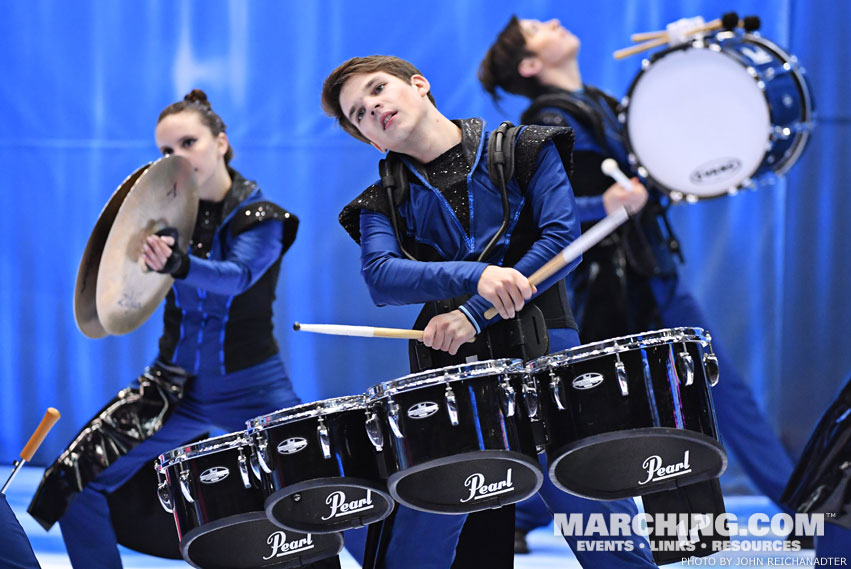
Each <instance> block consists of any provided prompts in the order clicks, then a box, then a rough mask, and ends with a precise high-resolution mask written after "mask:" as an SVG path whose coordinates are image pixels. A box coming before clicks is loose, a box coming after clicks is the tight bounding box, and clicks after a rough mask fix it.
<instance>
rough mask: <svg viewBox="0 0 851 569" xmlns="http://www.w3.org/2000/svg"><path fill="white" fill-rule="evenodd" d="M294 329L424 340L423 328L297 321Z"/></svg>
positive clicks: (342, 334)
mask: <svg viewBox="0 0 851 569" xmlns="http://www.w3.org/2000/svg"><path fill="white" fill-rule="evenodd" d="M293 330H296V331H298V330H304V331H305V332H315V333H317V334H333V335H335V336H361V337H364V338H402V339H404V340H422V339H423V331H422V330H405V329H403V328H379V327H375V326H346V325H343V324H300V323H298V322H295V323H294V324H293Z"/></svg>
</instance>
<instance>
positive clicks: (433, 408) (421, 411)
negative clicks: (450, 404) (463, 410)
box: [408, 401, 440, 419]
mask: <svg viewBox="0 0 851 569" xmlns="http://www.w3.org/2000/svg"><path fill="white" fill-rule="evenodd" d="M438 409H440V407H438V405H437V403H434V402H432V401H420V402H419V403H417V404H416V405H411V406H410V407H408V417H410V418H411V419H425V418H426V417H431V416H432V415H434V414H435V413H437V410H438Z"/></svg>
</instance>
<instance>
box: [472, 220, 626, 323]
mask: <svg viewBox="0 0 851 569" xmlns="http://www.w3.org/2000/svg"><path fill="white" fill-rule="evenodd" d="M628 218H629V212H628V211H627V210H626V208H625V207H622V208H619V209H618V210H616V211H614V212H612V213H610V214H609V215H607V216H606V217H604V218H603V219H601V220H600V221H599V222H597V223H595V224H594V225H593V226H592V227H591V229H589V230H588V231H586V232H585V233H583V234H582V235H580V236H579V237H577V238H576V240H575V241H573V242H572V243H571V244H570V245H568V246H567V247H565V248H564V249H562V250H561V252H560V253H559V254H558V255H556V256H555V257H553V258H552V259H550V260H549V261H547V262H546V263H545V264H544V265H543V266H542V267H541V268H540V269H538V270H537V271H535V272H534V273H532V274H531V275H530V276H529V284H532V285H534V286H537V285H539V284H540V283H542V282H544V281H545V280H547V279H548V278H549V277H551V276H552V275H554V274H555V273H557V272H558V271H560V270H561V269H563V268H564V267H565V266H566V265H567V264H568V263H570V262H571V261H573V260H575V259H576V258H577V257H579V256H580V255H581V254H582V253H584V252H585V251H587V250H588V249H590V248H591V247H593V246H594V245H596V244H597V243H599V242H600V241H602V240H603V239H604V238H605V237H606V236H607V235H609V234H610V233H611V232H612V231H614V230H615V229H617V228H618V227H620V226H621V225H622V224H623V222H624V221H626V220H627V219H628ZM496 315H497V310H496V308H493V307H491V308H488V309H487V310H486V311H485V318H486V319H487V320H490V319H491V318H493V317H494V316H496Z"/></svg>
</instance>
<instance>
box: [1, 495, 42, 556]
mask: <svg viewBox="0 0 851 569" xmlns="http://www.w3.org/2000/svg"><path fill="white" fill-rule="evenodd" d="M0 567H4V568H6V569H39V564H38V560H37V559H36V558H35V554H34V553H33V548H32V546H31V545H30V540H29V539H27V534H26V533H24V528H22V527H21V524H20V522H18V518H17V516H15V512H13V511H12V508H10V507H9V503H8V502H7V501H6V495H5V494H0Z"/></svg>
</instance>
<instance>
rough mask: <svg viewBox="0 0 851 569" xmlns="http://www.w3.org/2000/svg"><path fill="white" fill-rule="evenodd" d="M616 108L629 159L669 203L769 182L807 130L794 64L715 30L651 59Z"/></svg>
mask: <svg viewBox="0 0 851 569" xmlns="http://www.w3.org/2000/svg"><path fill="white" fill-rule="evenodd" d="M622 104H623V107H624V108H625V109H626V110H625V112H623V113H621V114H620V116H619V119H620V121H621V122H622V123H623V124H624V126H625V129H626V135H627V136H626V138H627V143H628V149H629V152H630V161H631V162H632V163H633V166H635V167H636V168H637V170H638V173H639V174H640V175H642V176H643V177H646V178H647V179H648V180H649V181H650V182H651V183H652V184H653V185H654V186H656V187H658V188H660V189H662V190H663V191H666V192H667V193H668V194H669V195H670V197H671V199H672V200H674V201H679V200H682V199H685V200H687V201H690V202H694V201H697V200H699V199H704V198H713V197H718V196H723V195H726V194H731V193H735V192H737V191H738V190H739V189H742V188H750V187H755V186H756V185H757V184H760V183H771V182H774V181H776V179H777V176H779V175H782V174H784V173H785V172H786V171H787V170H788V169H789V168H791V167H792V165H793V164H794V163H795V162H796V161H797V160H798V158H799V157H800V156H801V153H802V152H803V151H804V147H805V146H806V144H807V141H808V139H809V132H810V130H811V129H812V126H813V122H812V121H813V102H812V97H811V95H810V89H809V86H808V85H807V82H806V79H805V77H804V74H803V70H802V69H801V67H800V66H799V65H798V62H797V60H796V59H795V57H794V56H791V55H789V54H787V53H786V52H785V51H783V50H782V49H780V48H779V47H777V46H776V45H775V44H773V43H771V42H770V41H768V40H765V39H763V38H761V37H759V36H758V35H756V34H744V35H742V34H738V33H735V32H720V33H717V34H715V35H713V36H710V37H708V38H704V39H696V40H694V41H692V42H691V43H689V44H685V45H683V46H677V47H674V48H671V49H668V50H665V51H662V52H660V53H658V54H656V55H654V56H653V57H652V58H651V59H650V60H645V61H644V62H643V63H642V70H641V71H640V72H639V73H638V75H637V76H636V77H635V79H634V80H633V82H632V85H631V86H630V88H629V92H628V93H627V96H626V98H625V99H624V101H623V103H622Z"/></svg>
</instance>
